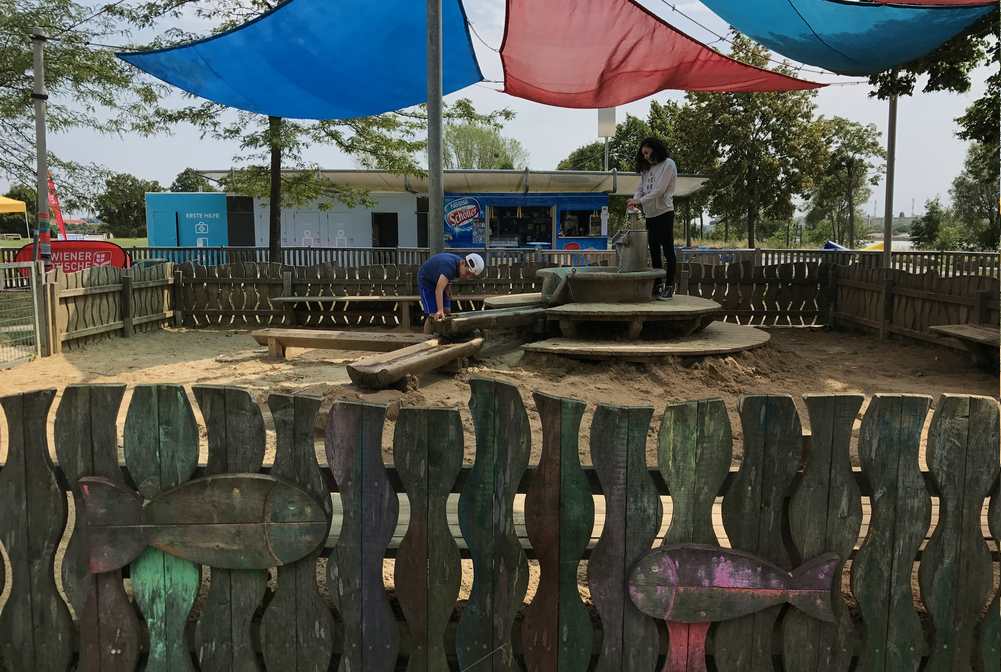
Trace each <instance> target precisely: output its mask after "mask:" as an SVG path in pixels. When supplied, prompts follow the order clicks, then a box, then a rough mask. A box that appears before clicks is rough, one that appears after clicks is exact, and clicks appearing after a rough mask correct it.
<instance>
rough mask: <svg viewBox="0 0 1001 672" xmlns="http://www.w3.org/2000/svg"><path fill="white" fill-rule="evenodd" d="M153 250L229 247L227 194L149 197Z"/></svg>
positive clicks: (148, 230)
mask: <svg viewBox="0 0 1001 672" xmlns="http://www.w3.org/2000/svg"><path fill="white" fill-rule="evenodd" d="M146 235H147V237H148V239H149V245H150V247H225V246H226V245H228V244H229V230H228V227H227V210H226V194H218V193H211V194H175V193H159V194H146Z"/></svg>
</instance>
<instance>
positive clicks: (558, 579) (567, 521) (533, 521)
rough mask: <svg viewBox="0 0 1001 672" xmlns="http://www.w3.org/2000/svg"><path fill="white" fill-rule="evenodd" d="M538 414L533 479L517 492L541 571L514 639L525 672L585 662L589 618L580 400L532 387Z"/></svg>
mask: <svg viewBox="0 0 1001 672" xmlns="http://www.w3.org/2000/svg"><path fill="white" fill-rule="evenodd" d="M534 399H535V407H536V408H537V409H538V412H539V416H540V418H541V420H542V458H541V460H540V462H539V467H538V470H537V472H536V473H537V474H538V478H536V479H533V480H532V485H531V487H530V488H529V490H528V493H527V494H526V495H525V526H526V528H527V531H528V537H529V539H530V540H531V541H532V547H533V548H535V549H536V557H538V559H539V569H540V572H541V576H540V579H539V588H538V590H537V591H536V593H535V598H534V599H533V600H532V604H531V605H529V607H528V608H527V609H526V610H525V620H524V621H523V622H522V628H521V633H522V636H521V641H522V648H523V650H524V654H525V662H526V665H527V667H528V669H529V671H530V672H534V671H536V670H538V671H539V672H557V671H560V672H575V671H576V670H586V669H587V667H588V665H589V664H590V662H591V646H592V631H591V630H592V628H591V617H590V616H589V615H588V613H587V609H586V608H585V607H584V603H583V601H582V600H581V597H580V592H579V590H578V588H577V568H578V566H579V565H580V562H581V558H582V556H583V555H584V550H585V549H586V548H587V544H588V542H589V541H590V539H591V531H592V529H593V527H594V498H593V497H591V486H590V484H589V483H588V482H587V478H586V477H585V476H584V471H583V469H582V468H581V464H580V453H579V450H578V447H579V440H580V422H581V419H582V418H583V417H584V407H585V406H584V403H583V402H580V401H575V400H572V399H562V398H559V397H554V396H550V395H547V394H542V393H539V392H536V393H535V395H534Z"/></svg>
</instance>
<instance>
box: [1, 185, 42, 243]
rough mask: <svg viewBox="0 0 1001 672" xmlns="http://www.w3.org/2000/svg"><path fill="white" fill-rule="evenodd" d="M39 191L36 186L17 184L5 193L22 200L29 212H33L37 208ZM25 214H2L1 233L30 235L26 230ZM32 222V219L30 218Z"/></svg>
mask: <svg viewBox="0 0 1001 672" xmlns="http://www.w3.org/2000/svg"><path fill="white" fill-rule="evenodd" d="M37 193H38V192H37V191H36V190H35V188H34V187H31V186H28V185H26V184H15V185H13V186H11V188H10V190H9V191H8V192H7V193H6V194H4V196H6V197H7V198H13V199H14V200H15V201H22V202H23V203H24V204H25V206H27V211H28V213H31V212H33V211H34V209H35V198H36V195H37ZM24 219H25V215H20V214H17V215H11V214H7V215H0V233H18V234H21V235H24V236H26V235H28V232H27V231H26V230H25V225H24ZM29 222H30V219H29Z"/></svg>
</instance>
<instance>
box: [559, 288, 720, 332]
mask: <svg viewBox="0 0 1001 672" xmlns="http://www.w3.org/2000/svg"><path fill="white" fill-rule="evenodd" d="M719 310H720V305H719V304H718V303H716V302H715V301H710V300H709V299H703V298H701V297H698V296H688V295H685V294H679V295H677V296H675V297H674V298H673V299H671V300H670V301H647V302H646V303H567V304H564V305H562V306H556V307H554V308H548V309H546V319H548V320H552V321H557V322H559V324H560V331H561V332H562V333H563V336H564V338H577V337H578V336H579V334H580V329H579V326H578V323H582V322H583V323H586V322H622V323H624V324H625V325H626V337H627V338H630V339H635V338H638V337H639V335H640V333H641V332H642V331H643V327H644V325H646V324H647V323H649V322H670V323H672V324H671V331H672V332H673V334H672V335H677V336H690V335H691V334H694V333H696V332H698V331H701V330H702V329H704V328H705V327H707V326H708V325H709V324H710V323H712V322H713V320H715V319H716V316H717V315H718V313H719Z"/></svg>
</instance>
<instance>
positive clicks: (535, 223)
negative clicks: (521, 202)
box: [490, 205, 553, 247]
mask: <svg viewBox="0 0 1001 672" xmlns="http://www.w3.org/2000/svg"><path fill="white" fill-rule="evenodd" d="M552 236H553V209H552V208H550V207H547V206H522V207H520V208H519V207H509V206H497V205H495V206H493V207H491V208H490V245H491V246H492V247H527V246H528V244H529V243H551V242H552V239H553V238H552Z"/></svg>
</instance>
